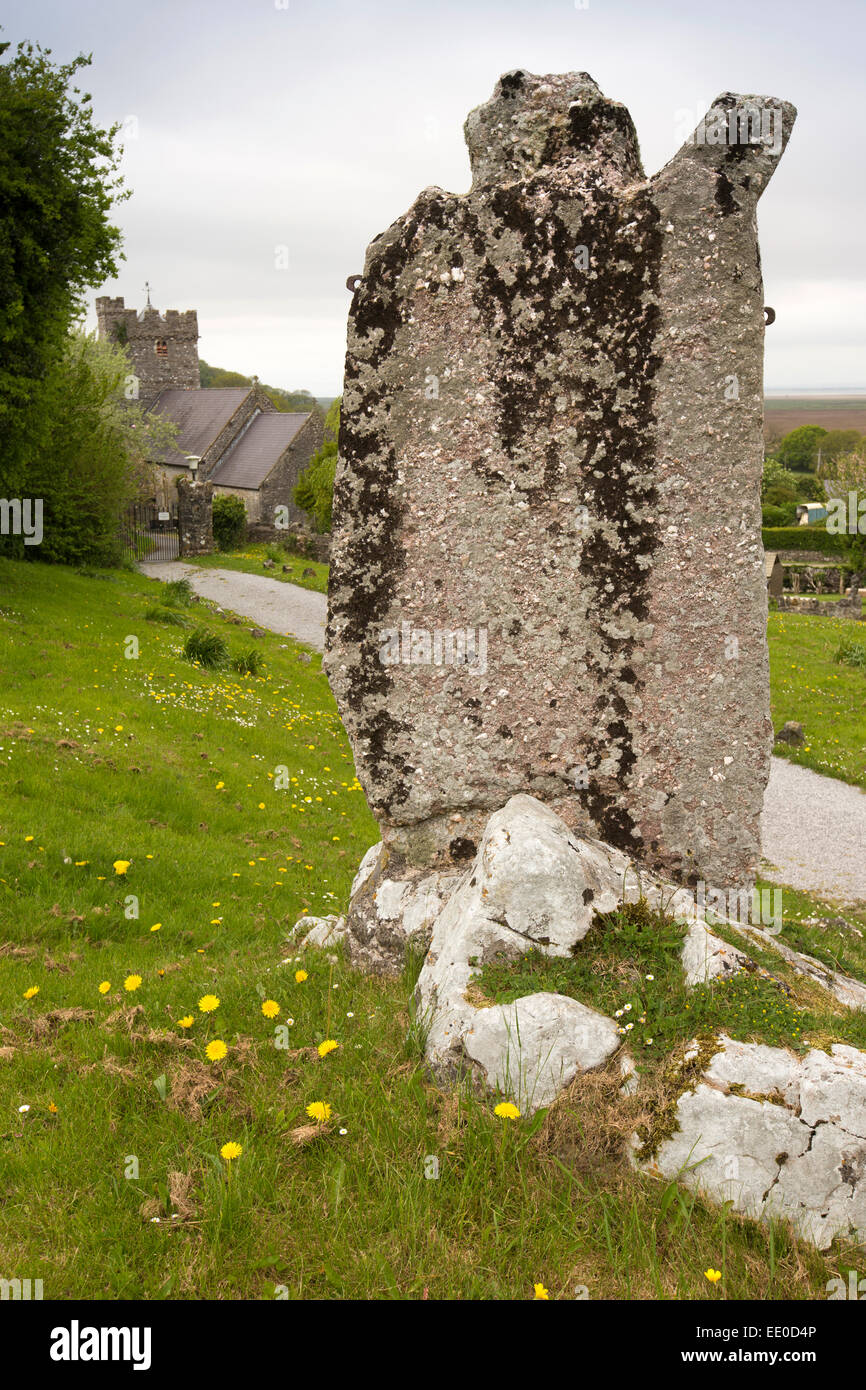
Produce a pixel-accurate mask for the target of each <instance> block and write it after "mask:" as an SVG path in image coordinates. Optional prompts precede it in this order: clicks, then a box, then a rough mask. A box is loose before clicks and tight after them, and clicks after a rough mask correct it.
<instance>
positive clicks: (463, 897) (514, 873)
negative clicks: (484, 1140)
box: [416, 796, 625, 1113]
mask: <svg viewBox="0 0 866 1390" xmlns="http://www.w3.org/2000/svg"><path fill="white" fill-rule="evenodd" d="M602 850H603V847H602V846H595V845H592V844H590V843H588V842H586V841H580V840H578V839H577V838H576V837H575V836H574V835H573V834H572V833H571V831H570V830H569V829H568V827H567V826H566V825H565V824H564V823H563V821H561V820H560V819H559V817H558V816H556V815H555V814H554V813H553V812H552V811H551V810H550V809H549V808H548V807H546V806H544V805H543V804H542V803H541V802H540V801H536V800H535V799H534V798H533V797H529V796H514V797H512V798H511V799H510V801H509V802H508V803H507V804H506V806H504V807H503V809H502V810H501V811H498V812H497V813H496V814H495V815H493V816H491V817H490V820H489V821H488V823H487V826H486V828H485V831H484V834H483V836H482V839H481V844H480V846H479V849H478V854H477V856H476V858H475V861H474V863H473V864H472V865H471V867H470V868H469V869H468V870H467V871H466V873H465V874H464V875H463V876H462V878H461V880H460V882H459V884H458V885H457V887H456V888H455V889H454V891H453V893H452V895H451V897H450V898H449V900H448V902H447V904H446V905H445V907H444V908H443V910H442V912H441V913H440V915H439V916H438V918H437V920H436V924H435V926H434V928H433V936H432V940H431V943H430V950H429V951H428V953H427V959H426V961H425V963H424V966H423V968H422V970H421V974H420V976H419V979H418V985H417V988H416V1003H417V1006H418V1011H419V1015H420V1017H421V1019H422V1020H423V1023H424V1026H425V1027H428V1026H429V1031H428V1034H427V1060H428V1062H429V1064H430V1066H431V1069H432V1070H433V1072H434V1074H435V1075H436V1076H437V1077H438V1078H439V1079H440V1080H443V1081H444V1080H453V1079H455V1078H456V1077H457V1076H459V1075H461V1074H463V1073H469V1074H470V1075H471V1076H472V1077H473V1080H474V1081H475V1083H476V1085H477V1086H479V1087H483V1086H487V1087H489V1088H491V1089H499V1090H501V1091H503V1092H504V1093H505V1094H507V1095H508V1096H509V1098H510V1099H512V1100H513V1101H514V1102H515V1103H516V1104H517V1105H518V1107H519V1108H520V1109H521V1111H522V1112H524V1113H527V1112H530V1111H532V1110H536V1109H538V1108H539V1106H542V1105H549V1104H550V1103H551V1101H552V1100H553V1099H554V1098H555V1096H556V1095H557V1094H558V1092H559V1091H560V1090H562V1089H563V1087H565V1086H567V1085H568V1084H569V1082H570V1081H572V1080H573V1079H574V1077H575V1076H576V1075H577V1073H578V1072H579V1071H586V1070H590V1069H592V1068H594V1067H598V1066H601V1065H602V1064H603V1063H604V1062H605V1061H607V1059H608V1058H609V1057H611V1056H612V1055H613V1054H614V1053H615V1052H616V1051H617V1049H618V1048H619V1047H620V1045H621V1042H622V1039H621V1035H620V1033H619V1030H618V1028H617V1026H616V1024H615V1023H614V1021H613V1019H610V1018H607V1017H605V1016H604V1015H603V1014H601V1013H598V1012H597V1011H596V1010H595V1009H591V1008H588V1007H587V1006H586V1005H584V1004H580V1003H578V1001H577V1000H575V999H570V998H567V997H565V996H563V995H558V994H550V993H539V994H531V995H527V996H524V997H523V998H521V999H518V1000H517V1001H516V1002H515V1003H513V1004H505V1005H490V1006H488V1007H481V1008H479V1007H478V1006H477V1004H476V1003H473V1002H471V1000H470V999H469V998H468V997H467V990H468V988H469V986H470V984H471V982H472V979H473V977H474V976H475V975H477V974H479V973H480V970H481V969H482V967H483V966H484V965H485V964H486V963H487V962H488V961H490V960H492V959H494V958H496V957H497V956H500V955H504V956H505V957H507V958H508V957H510V958H512V959H515V958H518V957H519V956H521V955H522V954H524V953H525V952H526V951H527V950H529V949H530V948H532V947H538V948H539V949H540V950H542V951H544V952H545V953H547V954H549V955H560V956H563V955H567V954H568V953H569V951H570V949H571V947H572V946H573V945H574V944H575V943H576V942H578V941H580V940H582V938H583V937H584V936H585V935H586V933H587V932H588V931H589V929H590V927H591V925H592V922H593V918H594V915H595V913H596V912H609V911H612V910H613V908H615V907H616V905H617V902H618V901H619V893H620V891H621V888H622V876H623V871H624V868H625V861H623V863H622V864H618V865H616V866H615V867H614V866H613V865H612V863H611V860H610V858H609V857H608V856H607V855H606V854H605V853H603V852H602ZM613 854H614V859H616V857H617V856H616V852H615V851H614V852H613Z"/></svg>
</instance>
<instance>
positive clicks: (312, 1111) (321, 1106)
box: [307, 1100, 331, 1125]
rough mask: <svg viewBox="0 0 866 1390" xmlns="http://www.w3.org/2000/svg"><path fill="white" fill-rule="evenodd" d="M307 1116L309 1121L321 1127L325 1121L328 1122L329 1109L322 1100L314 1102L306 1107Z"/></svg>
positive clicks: (329, 1116)
mask: <svg viewBox="0 0 866 1390" xmlns="http://www.w3.org/2000/svg"><path fill="white" fill-rule="evenodd" d="M307 1114H308V1115H309V1117H310V1119H311V1120H315V1121H316V1123H317V1124H320V1125H322V1124H324V1123H325V1121H326V1120H330V1118H331V1107H330V1105H328V1104H327V1103H326V1102H325V1101H323V1100H314V1101H313V1103H312V1105H308V1106H307Z"/></svg>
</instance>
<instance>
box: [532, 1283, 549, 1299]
mask: <svg viewBox="0 0 866 1390" xmlns="http://www.w3.org/2000/svg"><path fill="white" fill-rule="evenodd" d="M532 1287H533V1288H534V1290H535V1293H534V1295H533V1297H534V1298H547V1299H549V1298H550V1294H549V1293H548V1292H547V1289H546V1288H545V1287H544V1285H543V1284H533V1286H532Z"/></svg>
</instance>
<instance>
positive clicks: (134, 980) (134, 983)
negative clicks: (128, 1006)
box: [123, 975, 141, 993]
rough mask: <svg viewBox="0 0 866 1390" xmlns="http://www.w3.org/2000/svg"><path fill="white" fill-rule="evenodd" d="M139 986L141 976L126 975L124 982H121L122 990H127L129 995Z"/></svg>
mask: <svg viewBox="0 0 866 1390" xmlns="http://www.w3.org/2000/svg"><path fill="white" fill-rule="evenodd" d="M140 984H141V976H140V975H127V977H126V979H125V980H124V982H123V988H124V989H128V990H129V991H130V993H131V992H132V991H133V990H134V989H138V987H139V985H140Z"/></svg>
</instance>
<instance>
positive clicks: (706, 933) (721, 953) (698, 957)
mask: <svg viewBox="0 0 866 1390" xmlns="http://www.w3.org/2000/svg"><path fill="white" fill-rule="evenodd" d="M680 959H681V960H682V966H683V970H684V971H685V976H686V984H687V985H697V984H705V983H706V981H707V980H715V979H718V978H719V976H727V975H735V974H736V973H737V971H738V970H742V968H743V966H744V965H746V964H747V963H748V960H749V958H748V956H747V955H746V954H745V953H744V952H743V951H738V950H737V948H736V946H730V945H729V944H728V942H727V941H722V939H721V937H719V936H714V935H713V933H712V932H711V931H710V930H709V929H708V928H707V926H706V925H705V923H704V922H702V921H699V920H697V921H693V922H692V923H691V925H690V927H689V929H688V932H687V933H686V939H685V941H684V942H683V949H682V955H681V957H680Z"/></svg>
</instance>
